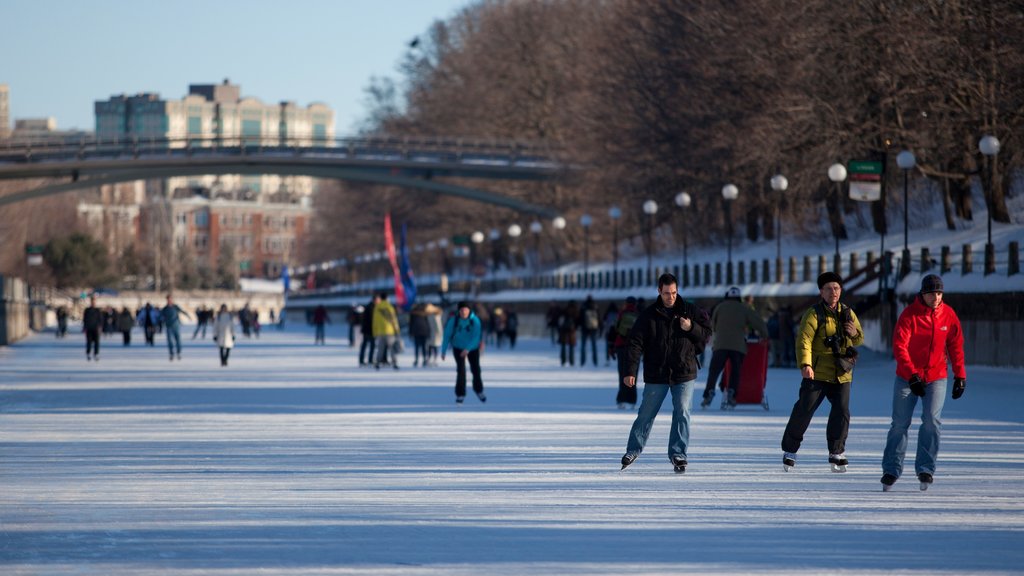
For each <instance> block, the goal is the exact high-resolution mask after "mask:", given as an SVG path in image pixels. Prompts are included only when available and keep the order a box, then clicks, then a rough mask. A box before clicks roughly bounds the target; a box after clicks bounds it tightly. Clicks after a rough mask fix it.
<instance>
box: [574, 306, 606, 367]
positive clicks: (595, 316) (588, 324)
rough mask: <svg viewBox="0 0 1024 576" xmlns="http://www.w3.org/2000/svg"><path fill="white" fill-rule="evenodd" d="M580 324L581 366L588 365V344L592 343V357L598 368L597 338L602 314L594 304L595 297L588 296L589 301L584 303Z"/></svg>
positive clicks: (579, 319)
mask: <svg viewBox="0 0 1024 576" xmlns="http://www.w3.org/2000/svg"><path fill="white" fill-rule="evenodd" d="M578 323H579V328H580V334H581V338H580V366H586V364H587V342H590V356H591V358H593V360H594V366H597V365H598V362H597V336H598V334H600V333H601V313H600V312H599V311H598V309H597V303H595V302H594V297H593V296H590V295H588V296H587V299H586V300H584V301H583V307H582V308H580V315H579V318H578Z"/></svg>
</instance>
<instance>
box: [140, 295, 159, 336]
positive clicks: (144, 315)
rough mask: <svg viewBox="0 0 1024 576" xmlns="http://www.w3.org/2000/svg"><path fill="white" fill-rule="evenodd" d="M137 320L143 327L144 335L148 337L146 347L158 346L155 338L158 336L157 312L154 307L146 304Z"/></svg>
mask: <svg viewBox="0 0 1024 576" xmlns="http://www.w3.org/2000/svg"><path fill="white" fill-rule="evenodd" d="M137 320H138V322H139V324H141V325H142V334H143V335H144V336H145V337H146V345H148V346H156V342H155V341H154V339H153V337H154V335H155V334H156V325H157V311H156V310H155V309H154V308H153V305H152V304H150V303H149V302H146V306H145V308H143V309H142V310H141V311H140V312H139V318H138V319H137Z"/></svg>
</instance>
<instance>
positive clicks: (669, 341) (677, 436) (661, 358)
mask: <svg viewBox="0 0 1024 576" xmlns="http://www.w3.org/2000/svg"><path fill="white" fill-rule="evenodd" d="M677 286H678V282H677V281H676V277H675V276H673V275H672V274H662V275H661V277H660V278H658V300H657V302H656V303H655V304H654V305H652V306H650V307H649V308H647V309H646V310H643V311H641V312H640V315H639V316H638V317H637V319H636V323H635V324H634V325H633V328H632V329H631V330H630V332H629V338H628V344H627V349H626V355H627V357H628V364H627V367H626V374H627V375H626V376H625V378H623V384H625V385H626V386H627V387H630V388H632V387H634V386H636V376H634V374H636V373H637V370H638V369H639V367H640V359H641V358H643V362H644V383H645V386H644V395H643V400H642V402H641V404H640V410H639V412H638V413H637V416H636V420H634V421H633V427H632V428H631V429H630V431H629V440H628V441H627V443H626V453H625V454H624V455H623V456H622V468H623V469H625V468H626V467H627V466H629V465H630V464H632V463H633V461H635V460H636V459H637V457H638V456H639V455H640V453H641V452H643V449H644V445H645V444H646V443H647V437H648V436H649V435H650V433H651V427H652V426H653V425H654V418H655V417H656V416H657V415H658V410H660V409H661V404H662V402H663V401H664V400H665V396H666V395H667V394H668V393H669V392H670V391H671V392H672V428H671V429H670V432H669V440H668V459H669V461H670V462H672V466H673V467H674V469H675V471H676V472H677V473H679V474H682V473H684V472H686V465H687V460H686V449H687V445H688V444H689V442H690V400H691V399H692V397H693V386H694V383H695V382H696V381H697V354H698V353H699V352H700V350H702V349H703V348H704V345H705V343H706V342H707V339H708V337H709V336H710V335H711V321H710V319H709V318H708V314H707V312H705V311H704V310H702V309H700V308H698V307H697V306H696V305H695V304H692V303H690V302H686V301H684V300H683V299H682V298H680V297H679V294H678V292H677Z"/></svg>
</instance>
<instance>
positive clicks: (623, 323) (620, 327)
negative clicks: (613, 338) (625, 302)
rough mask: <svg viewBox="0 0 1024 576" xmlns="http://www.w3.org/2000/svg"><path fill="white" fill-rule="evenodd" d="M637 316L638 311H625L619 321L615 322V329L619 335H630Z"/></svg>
mask: <svg viewBox="0 0 1024 576" xmlns="http://www.w3.org/2000/svg"><path fill="white" fill-rule="evenodd" d="M636 318H637V313H636V312H623V313H622V316H619V321H618V322H617V323H616V324H615V330H616V331H617V332H618V333H619V336H622V337H623V338H626V337H628V336H629V331H630V330H632V329H633V324H636Z"/></svg>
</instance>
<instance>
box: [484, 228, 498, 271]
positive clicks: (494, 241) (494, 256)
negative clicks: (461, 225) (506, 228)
mask: <svg viewBox="0 0 1024 576" xmlns="http://www.w3.org/2000/svg"><path fill="white" fill-rule="evenodd" d="M487 237H488V238H489V239H490V240H491V271H492V272H497V271H498V256H499V254H498V240H500V239H501V231H500V230H498V229H497V228H491V231H490V232H489V233H488V234H487Z"/></svg>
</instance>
